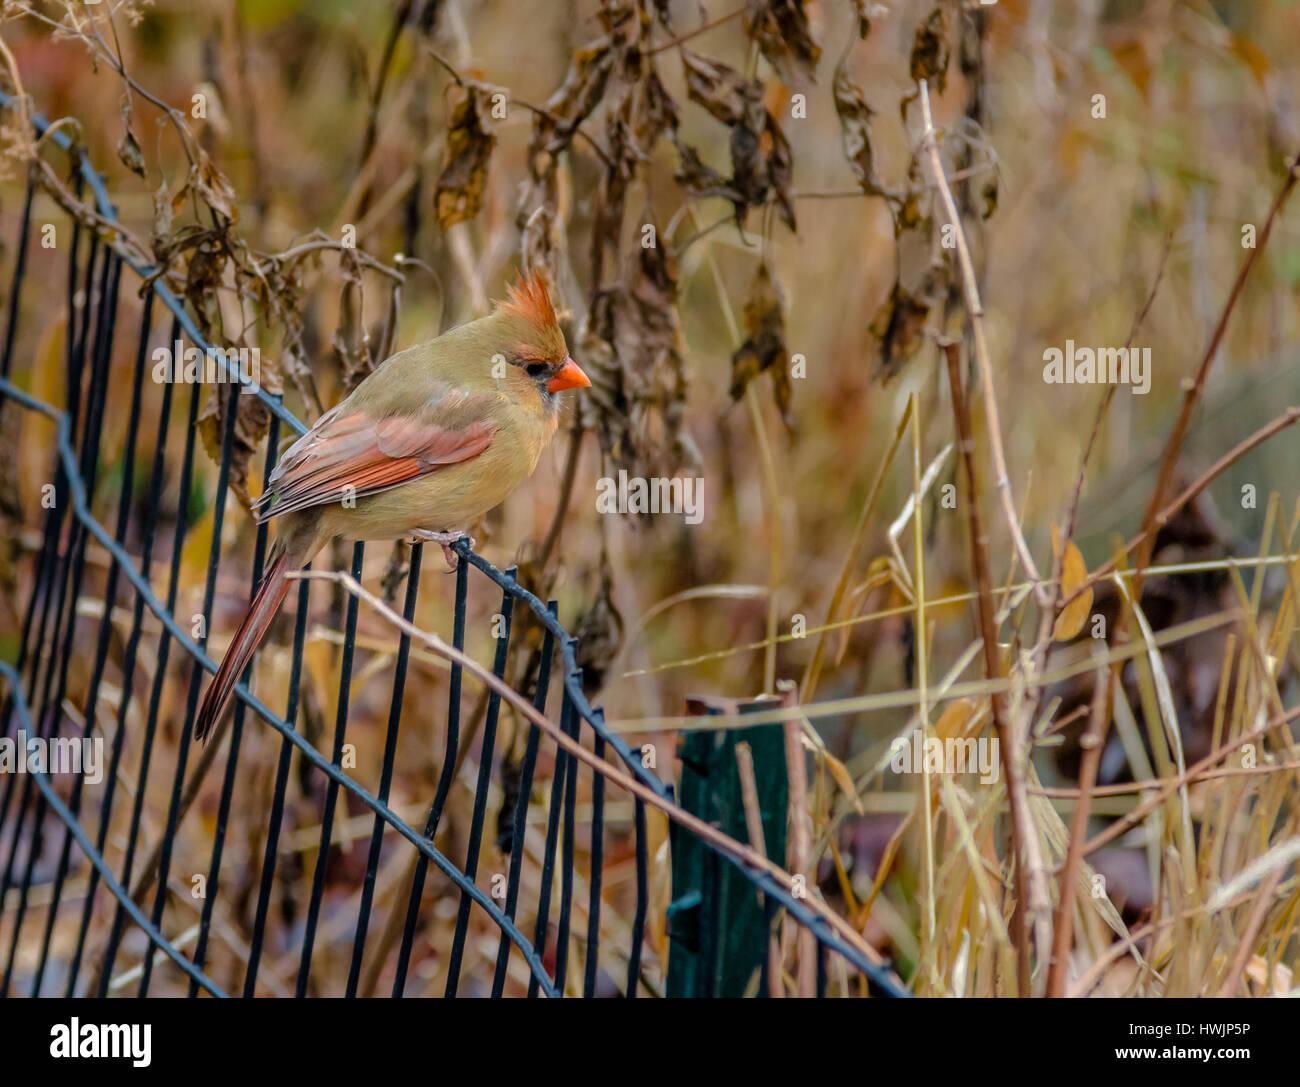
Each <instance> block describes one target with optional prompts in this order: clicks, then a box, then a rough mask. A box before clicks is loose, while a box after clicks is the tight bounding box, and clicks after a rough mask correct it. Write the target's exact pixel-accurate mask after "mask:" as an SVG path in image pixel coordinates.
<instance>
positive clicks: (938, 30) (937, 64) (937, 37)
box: [911, 7, 949, 94]
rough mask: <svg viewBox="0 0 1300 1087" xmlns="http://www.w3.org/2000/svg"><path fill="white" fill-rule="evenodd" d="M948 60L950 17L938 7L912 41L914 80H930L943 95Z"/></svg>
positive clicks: (919, 27)
mask: <svg viewBox="0 0 1300 1087" xmlns="http://www.w3.org/2000/svg"><path fill="white" fill-rule="evenodd" d="M948 59H949V50H948V17H947V15H945V14H944V10H943V8H942V7H936V8H935V9H934V10H933V11H932V12H930V14H929V15H928V16H927V17H926V19H925V22H923V23H921V24H920V26H918V27H917V28H916V36H915V38H914V39H913V41H912V60H911V74H912V79H913V80H914V81H917V80H922V79H925V80H929V81H930V83H931V84H933V86H934V88H935V90H937V91H938V93H940V94H942V93H943V88H944V85H945V84H946V83H947V81H948Z"/></svg>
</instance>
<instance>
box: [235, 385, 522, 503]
mask: <svg viewBox="0 0 1300 1087" xmlns="http://www.w3.org/2000/svg"><path fill="white" fill-rule="evenodd" d="M449 400H450V401H453V402H454V403H452V404H449V403H448V401H449ZM490 404H491V398H490V397H487V396H475V395H470V394H465V393H452V394H449V395H448V396H444V397H436V398H434V400H433V401H432V402H431V403H430V404H429V405H428V407H427V408H426V409H425V410H424V411H422V412H418V413H415V414H396V415H387V416H384V417H383V418H381V419H376V418H375V417H374V416H373V415H372V414H370V413H369V412H367V411H364V410H361V409H356V408H352V407H350V406H349V405H348V403H347V402H346V401H345V402H344V403H342V404H340V405H338V407H335V408H333V409H331V410H330V411H327V412H326V413H325V414H324V415H322V416H321V417H320V418H319V419H318V420H317V421H316V425H315V426H313V427H312V428H311V430H309V431H308V432H307V433H306V434H304V435H303V436H302V437H301V438H299V439H298V440H297V441H296V442H294V443H293V445H291V446H290V447H289V448H288V449H287V450H285V453H284V456H283V457H281V458H280V463H279V464H277V465H276V466H275V469H274V471H272V472H271V478H270V480H269V481H268V483H267V488H266V490H265V491H264V492H263V493H262V496H261V497H260V498H258V500H257V502H256V504H255V505H254V513H255V515H256V517H257V520H258V522H259V523H261V522H262V521H265V520H268V519H269V518H271V517H278V516H279V515H280V514H282V513H292V512H293V511H294V510H301V509H306V508H307V507H309V506H323V505H330V504H332V503H335V502H339V501H341V500H343V499H344V498H363V497H365V496H366V495H370V494H376V493H377V492H379V491H386V490H388V489H389V488H390V487H396V486H397V485H398V484H400V483H406V482H407V481H409V480H412V479H418V478H420V477H421V476H426V475H428V474H429V473H430V472H436V471H438V469H440V468H445V467H446V466H447V465H450V464H458V463H460V462H462V461H467V460H471V459H473V458H474V457H477V456H478V455H479V454H480V453H482V452H483V450H485V449H486V448H487V447H488V446H489V445H491V444H492V439H493V437H494V435H495V433H496V430H495V428H494V427H493V426H492V425H491V423H490V422H489V421H488V408H489V406H490ZM449 408H453V409H454V410H448V409H449Z"/></svg>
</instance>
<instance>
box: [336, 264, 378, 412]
mask: <svg viewBox="0 0 1300 1087" xmlns="http://www.w3.org/2000/svg"><path fill="white" fill-rule="evenodd" d="M339 271H340V272H341V273H342V275H343V279H344V283H343V293H342V296H341V297H340V299H339V323H338V327H337V328H335V330H334V335H333V337H332V338H331V340H330V346H331V347H332V348H333V349H334V356H335V358H336V359H338V363H339V373H340V375H341V377H342V380H343V388H345V389H346V390H347V391H348V392H351V391H352V390H353V389H355V388H356V387H357V386H358V385H360V384H361V382H362V380H363V379H364V378H366V377H367V376H368V375H369V374H370V372H371V371H372V370H374V368H375V358H374V354H373V352H372V351H371V349H370V338H369V337H368V336H367V335H366V330H365V328H363V327H362V322H361V317H360V314H361V313H362V311H363V308H364V307H363V306H362V304H361V300H362V292H363V290H364V287H365V284H364V281H363V279H362V275H361V262H360V261H359V260H358V259H357V253H356V250H355V249H344V250H342V251H341V252H340V255H339Z"/></svg>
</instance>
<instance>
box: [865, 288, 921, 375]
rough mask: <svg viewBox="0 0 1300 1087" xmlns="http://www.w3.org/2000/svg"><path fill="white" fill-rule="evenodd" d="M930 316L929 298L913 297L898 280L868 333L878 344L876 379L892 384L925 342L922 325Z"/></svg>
mask: <svg viewBox="0 0 1300 1087" xmlns="http://www.w3.org/2000/svg"><path fill="white" fill-rule="evenodd" d="M929 316H930V299H928V298H926V297H924V296H921V295H919V294H918V295H913V294H911V293H910V292H909V291H907V290H906V289H905V288H904V287H903V285H902V284H901V283H899V282H897V281H895V283H894V287H893V290H892V291H890V294H889V298H888V300H887V301H886V302H885V304H884V305H883V306H881V307H880V310H879V312H877V314H876V316H875V317H874V318H873V319H872V321H871V325H870V326H869V331H870V332H871V334H872V335H873V336H874V337H875V338H876V339H878V340H879V341H880V364H879V366H878V368H877V370H876V376H877V377H878V378H880V379H881V380H882V381H885V382H888V381H892V380H893V379H894V378H895V377H897V376H898V373H899V371H900V370H901V369H902V368H903V365H904V364H905V363H906V362H907V361H908V360H909V359H910V358H911V357H912V356H913V355H915V354H916V353H917V352H918V351H919V350H921V347H922V345H923V344H924V343H925V323H926V320H927V319H928V318H929Z"/></svg>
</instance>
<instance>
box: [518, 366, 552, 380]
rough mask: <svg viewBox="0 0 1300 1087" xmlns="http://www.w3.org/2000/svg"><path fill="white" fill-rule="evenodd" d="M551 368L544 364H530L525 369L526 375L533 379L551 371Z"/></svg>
mask: <svg viewBox="0 0 1300 1087" xmlns="http://www.w3.org/2000/svg"><path fill="white" fill-rule="evenodd" d="M549 369H550V367H549V366H547V365H546V363H544V362H530V363H529V364H528V365H527V366H525V367H524V373H526V374H527V375H528V376H529V377H531V378H539V377H541V376H542V375H543V374H545V373H546V371H547V370H549Z"/></svg>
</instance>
